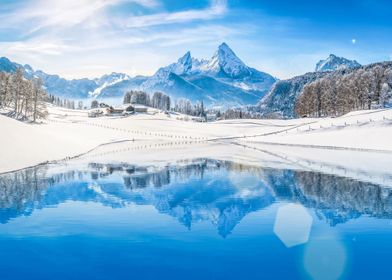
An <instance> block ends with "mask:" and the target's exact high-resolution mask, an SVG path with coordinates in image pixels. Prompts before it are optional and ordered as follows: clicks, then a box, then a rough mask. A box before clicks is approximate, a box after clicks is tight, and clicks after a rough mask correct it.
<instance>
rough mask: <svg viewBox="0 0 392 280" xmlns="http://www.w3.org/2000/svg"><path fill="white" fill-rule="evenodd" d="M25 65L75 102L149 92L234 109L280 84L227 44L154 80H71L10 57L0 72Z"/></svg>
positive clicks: (115, 75)
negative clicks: (158, 92)
mask: <svg viewBox="0 0 392 280" xmlns="http://www.w3.org/2000/svg"><path fill="white" fill-rule="evenodd" d="M20 67H22V68H23V69H24V70H25V76H26V78H28V79H31V78H33V77H40V78H41V79H42V80H43V82H44V86H45V88H46V89H47V91H48V92H49V93H50V94H53V95H57V96H62V97H66V98H73V99H82V98H98V99H99V98H122V97H123V96H124V94H125V93H126V92H127V91H129V90H145V91H147V92H149V93H153V92H154V91H162V92H164V93H166V94H168V95H170V96H171V97H172V98H173V99H178V98H187V99H190V100H191V101H192V102H196V101H204V103H205V104H206V105H219V106H221V107H230V106H239V105H248V104H255V103H256V102H257V101H258V100H259V99H260V98H261V97H263V96H264V95H265V94H266V93H267V92H268V90H269V89H270V88H271V86H272V85H273V83H274V82H275V81H276V79H275V78H274V77H272V76H271V75H269V74H267V73H264V72H260V71H258V70H256V69H253V68H251V67H248V66H247V65H245V63H244V62H243V61H242V60H241V59H239V58H238V57H237V55H236V54H235V53H234V52H233V50H231V49H230V47H229V46H228V45H227V44H226V43H223V44H221V45H220V46H219V48H218V50H217V51H216V52H215V54H214V55H213V56H212V58H211V59H202V60H199V59H196V58H193V57H192V56H191V53H190V52H187V53H186V54H185V55H184V56H182V57H180V58H179V59H178V61H177V62H175V63H172V64H170V65H168V66H166V67H162V68H160V69H159V70H158V71H157V72H156V73H155V74H154V75H153V76H151V77H143V76H137V77H134V78H131V77H130V76H128V75H126V74H123V73H112V74H109V75H104V76H102V77H100V78H97V79H76V80H66V79H64V78H61V77H60V76H58V75H50V74H47V73H45V72H43V71H40V70H38V71H35V70H34V69H33V68H32V67H31V66H29V65H24V66H23V65H21V64H17V63H14V62H11V61H10V60H9V59H7V58H1V59H0V71H6V72H15V71H16V70H17V69H18V68H20Z"/></svg>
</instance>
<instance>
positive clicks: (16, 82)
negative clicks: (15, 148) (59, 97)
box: [0, 68, 47, 122]
mask: <svg viewBox="0 0 392 280" xmlns="http://www.w3.org/2000/svg"><path fill="white" fill-rule="evenodd" d="M46 101H47V94H46V92H45V90H44V89H43V86H42V80H40V79H33V80H27V79H25V78H24V73H23V70H22V68H19V69H18V70H17V71H16V73H13V74H11V73H5V72H0V109H3V110H5V111H6V113H7V115H8V116H10V117H13V118H15V119H20V120H30V121H33V122H35V121H36V120H38V119H41V118H45V117H46V116H47V110H46V103H45V102H46Z"/></svg>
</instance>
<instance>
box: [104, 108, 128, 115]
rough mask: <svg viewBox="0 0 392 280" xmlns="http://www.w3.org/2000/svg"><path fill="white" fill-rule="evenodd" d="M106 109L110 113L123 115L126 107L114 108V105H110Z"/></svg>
mask: <svg viewBox="0 0 392 280" xmlns="http://www.w3.org/2000/svg"><path fill="white" fill-rule="evenodd" d="M106 110H107V111H106V112H107V113H108V114H110V115H122V113H123V112H124V109H119V108H113V107H109V108H107V109H106Z"/></svg>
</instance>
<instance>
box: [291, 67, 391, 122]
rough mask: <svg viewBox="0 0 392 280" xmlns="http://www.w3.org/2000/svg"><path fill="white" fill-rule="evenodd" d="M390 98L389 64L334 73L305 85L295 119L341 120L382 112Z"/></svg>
mask: <svg viewBox="0 0 392 280" xmlns="http://www.w3.org/2000/svg"><path fill="white" fill-rule="evenodd" d="M391 97H392V64H391V63H381V64H374V65H370V66H367V67H362V68H359V69H356V70H352V71H337V72H333V73H331V74H329V75H327V76H325V77H323V78H320V79H317V80H316V81H314V82H312V83H309V84H307V85H306V86H305V87H304V89H303V91H302V93H301V94H300V96H299V97H298V99H297V101H296V104H295V112H296V114H297V116H300V117H301V116H309V117H325V116H340V115H343V114H346V113H348V112H350V111H353V110H363V109H376V108H384V107H386V106H387V105H388V103H389V102H390V100H391Z"/></svg>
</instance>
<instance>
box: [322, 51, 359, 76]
mask: <svg viewBox="0 0 392 280" xmlns="http://www.w3.org/2000/svg"><path fill="white" fill-rule="evenodd" d="M357 67H361V64H359V63H358V62H357V61H356V60H349V59H347V58H344V57H338V56H336V55H334V54H330V55H329V56H328V58H327V59H324V60H320V61H319V62H318V63H317V65H316V70H315V71H316V72H328V71H336V70H342V69H352V68H357Z"/></svg>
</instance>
